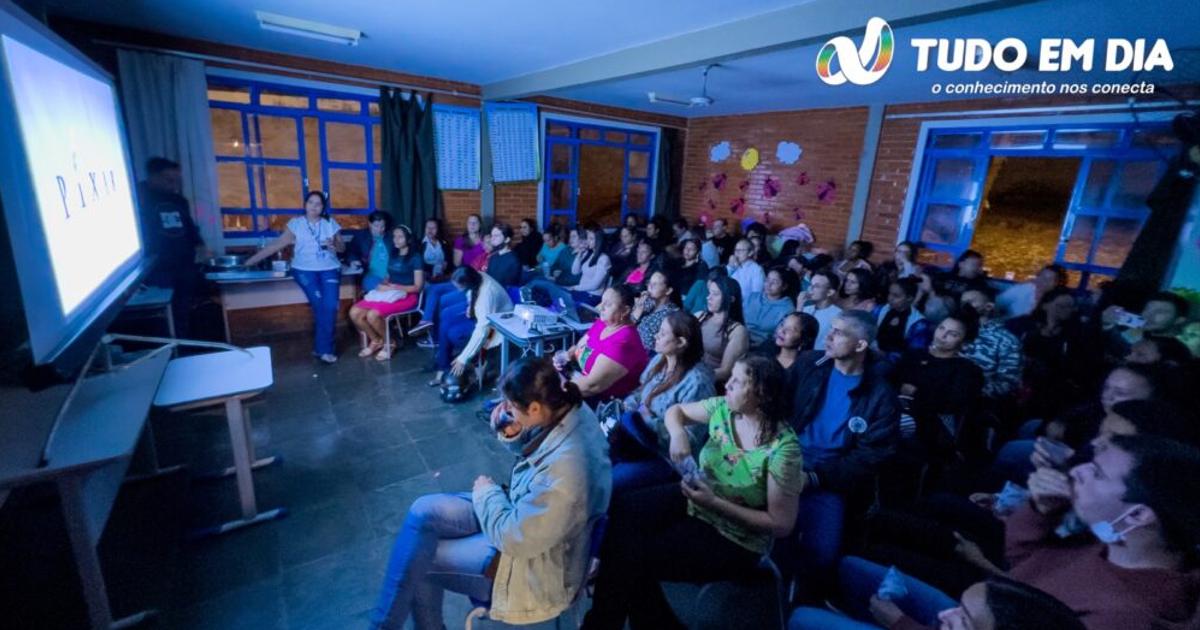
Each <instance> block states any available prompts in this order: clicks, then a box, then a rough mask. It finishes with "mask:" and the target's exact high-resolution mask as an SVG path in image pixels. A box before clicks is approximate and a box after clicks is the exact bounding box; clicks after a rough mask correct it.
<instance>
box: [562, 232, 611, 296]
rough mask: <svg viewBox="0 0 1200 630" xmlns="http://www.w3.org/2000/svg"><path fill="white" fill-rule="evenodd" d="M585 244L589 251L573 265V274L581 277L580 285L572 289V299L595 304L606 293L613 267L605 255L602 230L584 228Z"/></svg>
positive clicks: (578, 257) (580, 256)
mask: <svg viewBox="0 0 1200 630" xmlns="http://www.w3.org/2000/svg"><path fill="white" fill-rule="evenodd" d="M584 243H585V245H586V247H587V249H586V250H585V251H584V252H583V253H582V254H581V255H579V256H576V257H575V262H574V263H572V265H571V273H573V274H576V275H578V276H579V284H576V285H575V286H573V287H570V290H571V297H572V298H573V299H574V300H575V301H576V302H583V303H585V304H595V303H597V302H599V301H600V295H601V294H602V293H604V287H605V286H606V285H607V284H608V278H609V275H610V274H609V272H610V271H612V269H613V265H612V261H611V260H609V258H608V254H605V253H604V232H603V231H602V230H601V229H600V228H598V227H595V226H592V227H587V228H584Z"/></svg>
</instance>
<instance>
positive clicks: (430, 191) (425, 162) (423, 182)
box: [379, 87, 442, 234]
mask: <svg viewBox="0 0 1200 630" xmlns="http://www.w3.org/2000/svg"><path fill="white" fill-rule="evenodd" d="M423 100H424V101H425V106H424V107H422V106H421V104H420V103H419V102H418V99H417V95H416V94H415V93H414V94H413V95H412V96H411V97H410V98H404V97H403V96H401V94H400V91H399V90H395V89H392V88H387V87H383V88H380V89H379V118H380V122H381V125H380V133H382V134H383V166H382V167H381V169H380V177H382V178H383V182H382V184H383V185H382V189H383V190H382V192H383V199H382V201H381V204H382V205H381V206H380V208H381V209H382V210H384V211H385V212H389V213H391V215H392V216H393V217H395V219H396V222H397V223H401V224H404V225H407V226H409V227H410V228H411V229H412V230H413V232H414V233H417V234H420V233H421V230H422V229H423V227H422V226H423V225H424V224H425V221H426V220H427V219H432V218H441V216H442V196H441V195H440V194H438V188H437V163H436V161H435V160H436V158H435V156H434V146H433V111H432V108H431V106H430V104H431V103H432V100H431V96H430V95H426V96H425V98H424V99H423Z"/></svg>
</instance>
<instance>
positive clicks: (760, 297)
mask: <svg viewBox="0 0 1200 630" xmlns="http://www.w3.org/2000/svg"><path fill="white" fill-rule="evenodd" d="M797 283H799V279H798V278H797V277H796V274H795V273H792V271H791V270H790V269H787V268H786V267H781V268H777V269H772V270H770V271H768V272H767V279H766V282H764V283H763V290H762V292H760V293H751V294H750V295H749V296H747V297H746V303H745V304H744V305H743V306H742V311H743V313H742V314H743V315H745V317H746V329H747V330H748V331H749V332H750V348H751V349H754V350H763V349H767V348H768V346H769V345H773V344H774V339H773V336H774V333H775V328H776V327H777V326H778V325H779V321H780V320H782V319H783V317H784V315H787V314H788V313H790V312H792V310H793V308H794V306H795V300H796V291H797V288H798V287H797V286H796V285H797Z"/></svg>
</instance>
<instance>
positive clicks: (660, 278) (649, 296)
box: [630, 270, 703, 353]
mask: <svg viewBox="0 0 1200 630" xmlns="http://www.w3.org/2000/svg"><path fill="white" fill-rule="evenodd" d="M678 310H679V298H678V297H677V296H676V295H675V290H674V289H672V288H671V285H670V284H668V283H667V275H666V274H665V273H663V272H662V271H661V270H655V271H654V272H652V273H651V274H650V278H649V281H648V282H646V290H645V291H642V294H641V295H640V296H638V298H637V302H636V303H635V305H634V307H633V313H632V314H631V315H630V317H631V318H632V319H633V321H634V323H636V324H637V330H638V337H639V338H640V339H641V340H642V346H643V347H644V348H646V352H650V353H653V352H654V345H655V341H654V339H655V337H656V336H657V335H658V329H659V327H660V325H661V324H662V321H663V319H665V318H666V317H667V315H670V314H671V313H674V312H675V311H678ZM696 345H697V346H699V347H700V348H701V349H700V350H698V351H697V352H703V346H702V345H701V344H699V343H697V344H696Z"/></svg>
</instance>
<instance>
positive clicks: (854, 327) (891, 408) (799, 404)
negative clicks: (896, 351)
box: [775, 311, 900, 598]
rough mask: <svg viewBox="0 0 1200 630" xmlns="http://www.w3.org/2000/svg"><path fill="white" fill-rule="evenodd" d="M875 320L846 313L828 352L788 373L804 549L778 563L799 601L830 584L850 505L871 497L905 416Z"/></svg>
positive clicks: (781, 552)
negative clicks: (879, 351) (800, 457)
mask: <svg viewBox="0 0 1200 630" xmlns="http://www.w3.org/2000/svg"><path fill="white" fill-rule="evenodd" d="M875 332H876V330H875V319H874V318H873V317H871V315H870V314H869V313H865V312H863V311H845V312H843V313H842V314H840V315H838V316H837V317H836V318H835V319H834V320H833V324H832V326H831V327H830V331H829V333H828V336H827V338H826V340H825V350H824V351H814V352H806V353H804V354H801V355H800V356H799V357H798V358H797V359H796V362H795V363H793V364H792V367H791V369H789V370H788V380H787V388H786V390H784V391H788V392H792V395H793V396H794V399H793V402H792V418H791V424H792V427H793V428H795V429H796V433H797V434H798V435H799V436H800V444H801V446H802V447H803V450H804V470H805V474H806V476H807V478H808V480H807V481H808V484H807V487H806V489H805V491H804V494H803V495H802V496H801V497H800V503H801V508H800V517H799V521H798V522H797V524H796V530H797V535H798V536H799V542H798V543H797V542H796V541H794V540H791V539H789V540H788V541H786V543H784V544H780V545H779V547H778V548H777V550H776V554H775V558H776V559H777V564H779V565H780V567H781V569H783V571H784V573H785V575H786V574H794V575H796V577H797V578H798V580H802V582H800V583H799V584H798V586H799V589H798V591H799V592H800V597H801V598H810V597H812V596H813V595H814V594H815V593H814V587H815V586H816V585H818V584H820V583H822V582H824V581H826V580H827V578H828V574H829V572H830V571H831V570H832V569H833V567H834V565H835V564H836V562H837V558H838V553H839V552H840V550H841V542H842V531H843V522H844V520H845V515H846V514H847V511H848V506H847V502H849V501H851V500H856V499H859V497H860V496H861V495H862V494H863V493H864V492H865V491H866V490H868V488H869V486H870V484H871V481H872V478H873V477H874V475H875V474H876V472H877V471H878V470H879V468H880V466H881V465H882V464H884V463H885V462H886V461H888V460H889V459H890V458H891V457H892V455H893V454H894V453H895V451H896V446H897V443H898V441H899V419H900V410H899V406H898V404H897V401H896V393H895V390H893V389H892V387H891V385H890V384H889V383H888V381H887V378H886V374H885V373H884V371H885V366H884V365H883V364H882V363H881V362H880V361H879V360H878V359H877V358H876V357H875V355H874V354H873V352H872V350H871V344H872V342H874V341H875Z"/></svg>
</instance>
